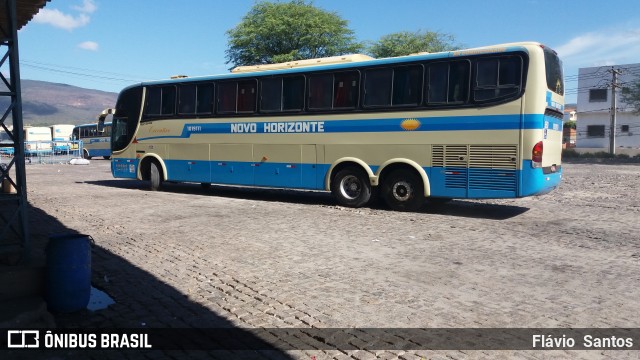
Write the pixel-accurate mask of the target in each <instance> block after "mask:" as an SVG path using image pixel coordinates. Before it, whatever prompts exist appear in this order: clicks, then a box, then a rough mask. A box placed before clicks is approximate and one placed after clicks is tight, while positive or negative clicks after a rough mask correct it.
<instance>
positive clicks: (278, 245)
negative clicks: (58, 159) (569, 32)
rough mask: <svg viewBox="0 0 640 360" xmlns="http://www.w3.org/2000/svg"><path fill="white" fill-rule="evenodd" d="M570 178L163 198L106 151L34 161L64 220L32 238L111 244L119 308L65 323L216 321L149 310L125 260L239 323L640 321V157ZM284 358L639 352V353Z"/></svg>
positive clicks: (46, 195) (107, 270) (99, 270)
mask: <svg viewBox="0 0 640 360" xmlns="http://www.w3.org/2000/svg"><path fill="white" fill-rule="evenodd" d="M564 174H565V176H564V179H563V182H562V184H561V186H560V188H559V189H557V190H556V191H554V192H552V193H550V194H547V195H543V196H539V197H531V198H524V199H509V200H487V201H472V200H464V201H462V200H456V201H452V202H450V203H448V204H445V205H438V206H432V207H427V208H425V209H424V210H422V211H420V212H414V213H401V212H393V211H389V210H386V209H384V208H361V209H350V208H344V207H341V206H337V205H336V203H335V202H334V201H333V200H332V198H331V197H330V196H328V195H327V194H324V193H316V192H294V191H275V190H253V189H249V190H247V189H238V188H233V187H217V186H213V187H212V188H210V189H201V187H200V186H199V185H198V184H166V186H165V190H164V191H162V192H151V191H147V190H146V185H145V184H144V183H142V182H138V181H132V180H123V179H114V178H112V176H111V173H110V162H109V161H107V160H92V161H91V164H90V165H86V166H80V165H77V166H73V165H61V164H59V165H29V166H27V179H28V199H29V202H30V203H31V204H32V205H33V207H34V208H36V209H39V210H38V211H39V212H41V214H40V215H42V216H44V215H46V216H48V219H49V220H48V221H49V222H51V221H53V222H56V223H58V225H56V226H38V225H36V226H35V227H33V229H34V230H32V232H33V235H34V237H36V238H38V239H41V238H43V237H46V236H49V235H51V232H53V231H61V227H60V226H59V225H62V226H63V227H64V228H66V229H70V230H73V231H77V232H80V233H84V234H89V235H91V236H92V237H93V239H95V242H96V245H97V246H98V247H99V248H100V249H102V252H101V253H99V254H97V255H96V254H95V253H94V274H93V276H94V285H95V286H98V287H100V288H102V289H104V290H105V291H106V292H107V293H109V294H110V295H111V296H112V297H114V299H115V301H116V304H115V305H113V306H111V307H110V308H109V309H108V310H106V311H109V313H108V314H110V315H108V316H106V315H100V312H96V313H90V314H88V315H86V317H85V318H84V319H82V320H79V319H74V320H73V321H75V323H74V322H73V321H71V320H69V319H66V320H65V319H64V318H62V319H60V321H61V322H62V325H65V321H71V322H70V324H71V325H70V326H72V325H73V324H76V325H82V326H85V325H87V324H89V325H88V326H91V325H92V324H93V325H94V326H102V324H103V323H105V322H106V325H105V326H122V327H131V326H137V325H140V324H143V325H144V326H159V327H165V326H178V327H185V326H193V327H198V326H209V325H210V324H208V323H206V322H205V323H204V324H203V323H202V321H203V318H204V317H203V316H198V314H197V312H198V310H196V311H195V312H196V314H195V315H194V314H190V315H182V314H181V313H180V312H179V311H178V310H176V308H175V307H176V306H175V304H174V305H171V304H169V303H167V304H165V305H163V308H159V309H155V308H154V307H149V306H147V302H145V301H146V300H145V299H144V298H143V297H144V296H145V295H148V294H150V293H154V292H153V291H154V290H153V289H149V290H144V291H141V290H140V289H144V284H143V282H142V281H140V280H135V279H133V278H132V277H134V276H133V275H131V274H133V272H132V273H131V274H129V273H123V271H124V270H123V268H122V266H117V264H118V263H117V262H116V260H113V259H112V257H117V258H118V261H120V262H123V263H126V264H127V266H130V267H131V268H134V269H136V271H139V272H143V273H144V274H146V275H145V276H149V278H153V279H155V280H154V281H158V282H159V283H161V284H162V285H157V286H158V287H159V286H162V289H164V290H158V289H156V290H155V291H156V292H157V293H158V294H156V295H154V296H157V297H158V298H161V297H162V296H163V295H162V294H160V293H161V292H164V293H166V292H167V291H168V290H167V289H172V290H171V291H175V292H176V293H179V294H182V295H184V296H185V297H187V298H188V299H189V301H190V302H192V303H193V304H195V305H197V306H198V309H205V310H206V311H209V312H211V313H212V314H216V316H218V317H219V318H221V319H224V320H226V321H230V322H231V323H233V324H234V325H237V326H241V327H258V326H265V327H299V326H302V327H304V326H317V327H367V328H374V327H385V328H393V327H399V328H411V327H422V328H437V327H458V328H494V327H497V328H505V327H506V328H510V327H514V328H518V327H538V328H556V327H562V328H569V327H571V328H591V327H596V328H609V327H625V328H638V327H640V316H639V315H638V314H639V313H640V286H639V285H640V236H639V233H640V191H639V184H640V181H639V180H640V166H638V165H634V164H627V165H599V164H565V165H564ZM33 221H39V220H38V215H36V218H35V219H32V222H33ZM132 271H133V270H132ZM165 287H166V288H165ZM141 292H144V293H146V294H141ZM154 294H155V293H154ZM149 296H150V295H149ZM167 296H168V295H167ZM156 303H157V301H156ZM163 304H164V303H163ZM191 309H193V308H191ZM191 311H192V312H194V310H191ZM203 311H204V310H203ZM199 321H200V322H199ZM101 322H102V323H101ZM288 355H289V356H292V357H294V358H311V357H312V356H315V357H316V358H317V359H321V358H343V357H345V358H346V357H348V356H352V357H353V358H356V359H360V358H363V359H364V358H375V357H380V358H406V359H413V358H415V359H419V358H421V357H424V358H448V357H452V358H476V357H480V358H483V357H485V358H486V357H505V358H509V357H512V356H515V357H524V358H548V357H556V358H565V357H579V358H602V357H610V358H637V356H638V352H637V351H635V352H634V351H626V352H625V351H618V352H615V351H552V352H531V351H519V352H518V351H515V352H513V351H507V352H474V351H447V352H432V351H430V352H426V351H425V352H404V351H394V352H368V353H367V352H360V353H357V354H354V353H350V352H340V351H315V352H314V351H298V352H296V351H290V352H289V353H288Z"/></svg>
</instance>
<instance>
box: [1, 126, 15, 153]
mask: <svg viewBox="0 0 640 360" xmlns="http://www.w3.org/2000/svg"><path fill="white" fill-rule="evenodd" d="M7 130H9V131H13V126H8V127H7ZM14 152H15V148H14V147H13V139H12V138H11V136H10V135H9V134H8V133H7V132H6V131H5V130H4V128H3V127H1V126H0V155H9V156H13V153H14Z"/></svg>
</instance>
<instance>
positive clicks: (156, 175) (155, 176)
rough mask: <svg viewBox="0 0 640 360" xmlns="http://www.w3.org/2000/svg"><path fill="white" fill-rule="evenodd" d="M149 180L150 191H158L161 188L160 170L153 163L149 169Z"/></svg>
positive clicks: (156, 164)
mask: <svg viewBox="0 0 640 360" xmlns="http://www.w3.org/2000/svg"><path fill="white" fill-rule="evenodd" d="M149 180H151V187H150V189H151V191H158V190H160V189H161V188H162V170H161V169H160V165H158V163H157V162H155V161H153V162H152V163H151V165H150V167H149Z"/></svg>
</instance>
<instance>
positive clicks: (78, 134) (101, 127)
mask: <svg viewBox="0 0 640 360" xmlns="http://www.w3.org/2000/svg"><path fill="white" fill-rule="evenodd" d="M71 140H73V141H74V142H75V141H81V142H82V143H81V144H82V157H83V158H85V159H91V158H93V157H95V156H102V157H103V158H105V159H110V158H111V123H105V122H104V119H100V121H99V122H98V123H93V124H83V125H78V126H76V127H75V128H73V132H72V134H71Z"/></svg>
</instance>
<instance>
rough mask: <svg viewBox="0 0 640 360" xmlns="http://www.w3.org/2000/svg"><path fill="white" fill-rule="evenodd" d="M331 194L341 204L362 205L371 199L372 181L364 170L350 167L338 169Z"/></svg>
mask: <svg viewBox="0 0 640 360" xmlns="http://www.w3.org/2000/svg"><path fill="white" fill-rule="evenodd" d="M331 194H333V196H334V197H335V198H336V200H338V202H339V203H340V204H341V205H344V206H348V207H354V208H355V207H361V206H364V205H366V204H367V203H368V202H369V199H371V183H370V182H369V178H368V177H367V174H366V173H365V172H364V171H362V170H361V169H358V168H355V167H348V168H345V169H342V170H340V171H338V173H337V174H336V176H335V177H334V178H333V181H332V182H331Z"/></svg>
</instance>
